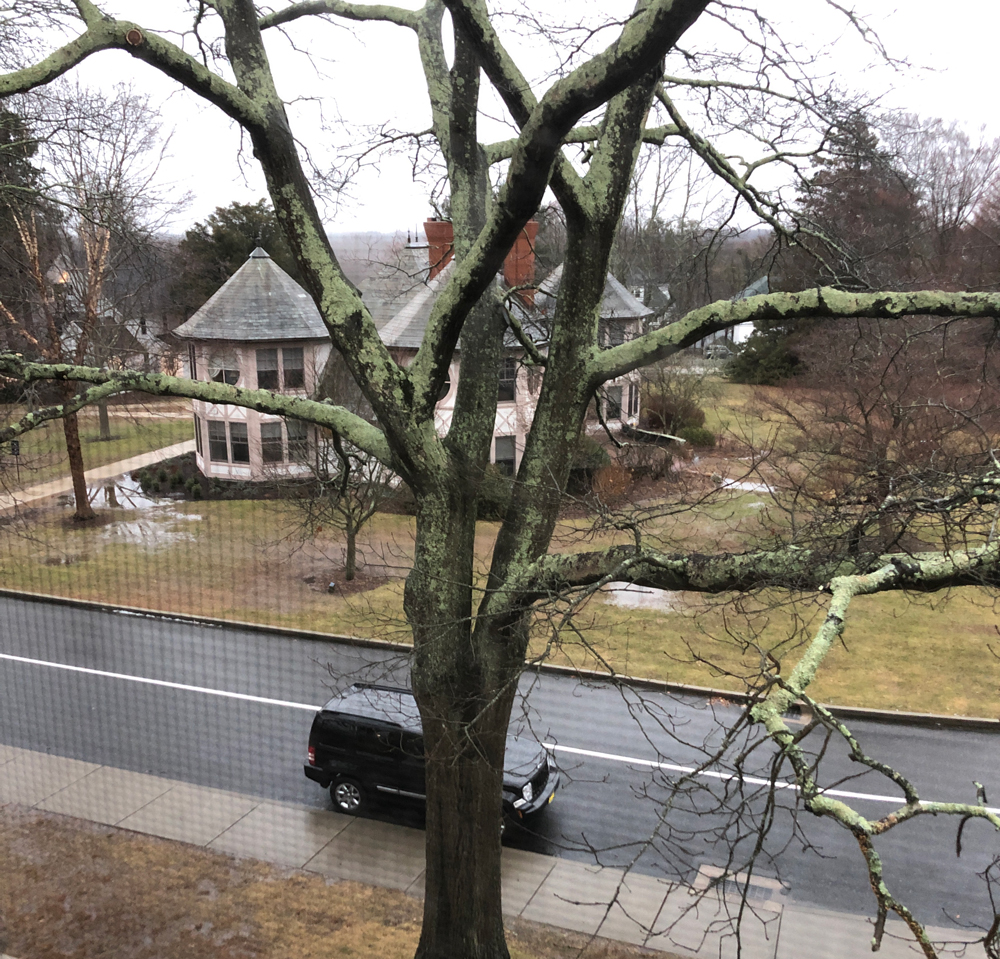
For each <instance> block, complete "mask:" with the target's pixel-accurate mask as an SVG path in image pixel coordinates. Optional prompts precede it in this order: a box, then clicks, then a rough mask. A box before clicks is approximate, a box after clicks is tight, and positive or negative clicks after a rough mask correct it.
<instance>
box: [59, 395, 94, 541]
mask: <svg viewBox="0 0 1000 959" xmlns="http://www.w3.org/2000/svg"><path fill="white" fill-rule="evenodd" d="M72 395H73V387H72V386H69V385H67V386H66V387H65V388H64V389H63V397H64V399H69V397H70V396H72ZM63 434H64V436H65V437H66V455H67V456H68V457H69V472H70V476H72V478H73V496H74V498H75V500H76V512H75V513H74V514H73V519H75V520H79V521H81V522H83V521H84V520H88V519H93V518H94V516H95V515H96V514H95V513H94V510H93V509H92V508H91V505H90V500H89V498H88V497H87V477H86V476H85V475H84V466H83V448H82V447H81V446H80V424H79V423H78V421H77V417H76V413H70V414H69V415H68V416H65V417H63Z"/></svg>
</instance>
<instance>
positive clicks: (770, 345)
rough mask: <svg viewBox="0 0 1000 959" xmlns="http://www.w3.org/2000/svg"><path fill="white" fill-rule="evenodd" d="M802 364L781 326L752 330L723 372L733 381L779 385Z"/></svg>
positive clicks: (797, 370) (759, 384)
mask: <svg viewBox="0 0 1000 959" xmlns="http://www.w3.org/2000/svg"><path fill="white" fill-rule="evenodd" d="M800 366H801V364H800V361H799V358H798V357H797V356H796V355H795V353H793V352H792V349H791V347H790V337H789V335H788V334H787V333H785V332H784V331H783V330H781V329H764V330H754V331H753V333H751V334H750V337H749V338H748V339H747V341H746V342H745V343H744V344H743V346H742V347H741V348H740V351H739V352H738V353H737V354H736V355H735V356H734V357H733V358H732V359H730V360H729V362H728V363H726V366H725V371H724V372H725V375H726V377H727V378H728V379H729V380H730V381H731V382H733V383H749V384H751V385H752V386H776V385H777V384H779V383H782V382H784V381H785V380H787V379H789V378H790V377H792V376H794V375H795V374H796V373H799V372H801V370H800Z"/></svg>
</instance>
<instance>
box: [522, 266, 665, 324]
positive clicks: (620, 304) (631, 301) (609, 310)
mask: <svg viewBox="0 0 1000 959" xmlns="http://www.w3.org/2000/svg"><path fill="white" fill-rule="evenodd" d="M562 272H563V268H562V264H560V265H559V266H557V267H556V268H555V269H554V270H553V271H552V272H551V273H550V274H549V275H548V276H547V277H546V278H545V279H544V280H542V282H541V285H540V286H539V288H538V293H537V294H536V295H535V306H536V307H537V309H538V310H539V311H540V312H542V313H554V312H555V305H556V304H555V301H556V298H557V297H558V296H559V286H560V284H561V283H562ZM654 312H655V311H654V310H653V309H652V308H651V307H648V306H646V305H644V304H643V303H641V302H640V301H639V300H637V299H636V298H635V297H634V296H633V295H632V294H631V293H629V291H628V290H627V289H625V287H624V286H622V284H621V283H619V282H618V280H616V279H615V278H614V277H613V276H612V275H611V274H610V273H609V274H608V278H607V280H606V281H605V283H604V295H603V296H602V297H601V319H602V320H610V319H626V320H634V319H642V318H643V317H646V316H652V315H653V313H654Z"/></svg>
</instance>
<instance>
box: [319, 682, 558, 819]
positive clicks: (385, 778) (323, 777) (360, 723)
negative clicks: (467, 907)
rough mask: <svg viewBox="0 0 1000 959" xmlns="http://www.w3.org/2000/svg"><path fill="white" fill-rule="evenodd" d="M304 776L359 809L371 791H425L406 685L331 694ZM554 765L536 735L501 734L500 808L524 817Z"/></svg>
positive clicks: (546, 788)
mask: <svg viewBox="0 0 1000 959" xmlns="http://www.w3.org/2000/svg"><path fill="white" fill-rule="evenodd" d="M305 773H306V776H307V777H308V778H309V779H311V780H313V781H314V782H317V783H319V784H320V785H321V786H322V787H323V788H324V789H325V788H327V787H329V788H330V794H331V795H332V796H333V804H334V805H335V806H336V807H337V809H338V810H340V811H341V812H345V813H358V812H361V810H362V809H364V808H366V807H367V804H368V803H369V802H370V801H371V799H372V798H374V797H375V796H376V795H378V794H382V795H386V796H400V797H405V798H409V799H423V798H424V741H423V730H422V729H421V726H420V713H419V712H418V710H417V704H416V701H415V700H414V698H413V693H411V692H410V690H408V689H400V688H398V687H395V686H379V685H374V684H367V683H356V684H355V685H354V686H351V687H350V689H348V690H347V691H346V692H343V693H341V694H340V695H339V696H334V697H333V699H331V700H330V701H329V702H328V703H327V704H326V705H325V706H324V707H323V708H322V709H321V710H320V711H319V712H318V713H317V714H316V718H315V719H314V720H313V724H312V729H311V730H310V732H309V762H308V764H307V765H306V767H305ZM558 786H559V772H558V770H557V769H556V768H555V766H553V765H552V763H551V761H550V759H549V754H548V752H547V751H546V750H545V748H544V747H543V746H542V745H541V743H539V742H538V740H537V739H531V738H526V737H520V738H519V737H516V736H508V737H507V755H506V758H505V764H504V774H503V804H504V812H505V813H506V814H507V815H508V816H510V817H512V818H513V819H523V818H524V817H525V816H529V815H531V814H532V813H536V812H538V811H539V810H540V809H544V808H545V806H547V805H548V804H549V803H550V802H552V799H553V797H554V796H555V792H556V789H557V788H558Z"/></svg>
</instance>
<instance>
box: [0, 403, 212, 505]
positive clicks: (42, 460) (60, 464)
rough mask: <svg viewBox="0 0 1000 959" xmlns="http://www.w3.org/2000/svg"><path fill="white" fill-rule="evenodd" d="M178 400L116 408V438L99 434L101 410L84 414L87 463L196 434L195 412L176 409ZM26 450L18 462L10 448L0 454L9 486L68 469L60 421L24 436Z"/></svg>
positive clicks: (10, 413)
mask: <svg viewBox="0 0 1000 959" xmlns="http://www.w3.org/2000/svg"><path fill="white" fill-rule="evenodd" d="M0 412H2V415H0V420H2V421H3V422H12V421H14V420H16V419H18V418H19V417H20V416H22V415H23V413H24V410H22V409H18V408H7V409H4V410H3V411H0ZM179 412H184V413H186V411H180V410H179V409H178V407H177V404H176V403H172V404H161V405H147V406H142V407H135V408H131V409H130V408H123V407H114V408H112V410H111V439H110V440H101V439H100V426H99V422H98V415H97V411H96V410H86V411H84V412H83V413H81V414H80V416H79V422H80V440H81V443H82V446H83V460H84V465H85V466H86V468H87V469H94V468H95V467H98V466H104V465H105V464H107V463H115V462H118V461H119V460H123V459H128V458H129V457H130V456H136V455H138V454H139V453H146V452H149V451H150V450H155V449H161V448H163V447H165V446H172V445H173V444H174V443H180V442H182V441H184V440H189V439H192V438H193V436H194V432H193V426H192V423H191V418H190V416H188V415H180V416H178V415H177V414H178V413H179ZM19 442H20V444H21V455H20V456H19V457H18V459H17V462H16V463H15V461H14V458H13V457H12V456H10V455H9V454H7V452H6V450H5V451H4V455H3V457H2V458H0V473H2V477H3V483H4V485H5V486H6V487H7V488H16V487H20V488H25V487H28V486H33V485H35V484H37V483H45V482H48V481H49V480H52V479H55V478H56V477H58V476H63V475H65V474H66V472H67V469H68V467H67V460H66V441H65V438H64V437H63V429H62V423H61V422H55V423H50V424H47V425H46V426H43V427H40V428H39V429H36V430H32V431H31V432H30V433H25V434H24V435H23V436H21V437H20V440H19Z"/></svg>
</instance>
